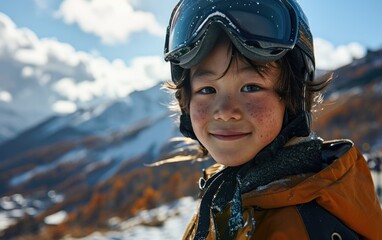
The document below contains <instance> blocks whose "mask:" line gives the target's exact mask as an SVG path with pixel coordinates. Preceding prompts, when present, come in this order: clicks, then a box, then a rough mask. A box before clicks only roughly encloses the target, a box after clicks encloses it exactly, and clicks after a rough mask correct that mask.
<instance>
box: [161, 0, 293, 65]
mask: <svg viewBox="0 0 382 240" xmlns="http://www.w3.org/2000/svg"><path fill="white" fill-rule="evenodd" d="M294 7H295V6H292V5H291V4H290V3H289V1H287V0H237V1H232V0H183V1H180V2H179V3H178V5H177V6H176V7H175V9H174V10H173V12H172V15H171V18H170V23H169V26H168V28H167V35H166V43H165V51H164V54H165V60H166V61H170V62H171V63H173V64H175V65H179V66H181V67H183V68H190V67H191V66H193V65H195V64H197V63H199V62H200V61H201V59H202V58H203V57H204V56H206V55H207V54H208V52H209V50H211V47H213V46H214V43H215V42H216V40H217V38H218V36H219V33H220V31H222V30H224V31H225V32H226V33H227V35H228V36H229V37H230V39H231V41H232V42H233V44H234V45H235V46H236V48H237V49H238V50H239V51H240V52H241V53H242V54H243V55H244V56H246V57H248V58H249V59H252V60H258V61H273V60H276V59H279V58H281V57H282V56H283V55H284V54H285V53H286V52H287V51H288V50H291V49H293V48H294V46H295V44H296V42H297V38H298V32H299V18H298V15H297V13H296V11H295V9H294Z"/></svg>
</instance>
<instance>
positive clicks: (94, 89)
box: [0, 13, 170, 121]
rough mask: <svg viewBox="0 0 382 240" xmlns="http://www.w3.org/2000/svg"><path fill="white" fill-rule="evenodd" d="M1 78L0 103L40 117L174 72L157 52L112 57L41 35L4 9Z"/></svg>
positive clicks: (0, 19)
mask: <svg viewBox="0 0 382 240" xmlns="http://www.w3.org/2000/svg"><path fill="white" fill-rule="evenodd" d="M0 79H1V81H0V89H1V91H2V94H1V100H0V104H5V103H7V104H8V105H9V104H11V105H12V106H11V108H12V109H13V110H14V111H17V112H19V113H21V114H24V115H23V116H24V117H33V118H34V121H37V120H42V118H44V117H47V116H48V115H49V114H52V113H53V112H61V113H62V112H70V111H73V110H74V109H77V108H80V107H83V106H88V105H91V104H92V103H93V102H96V101H100V100H105V99H115V98H121V97H126V96H127V95H128V94H129V93H131V92H132V91H135V90H143V89H145V88H147V87H151V86H153V85H155V84H157V83H158V82H160V81H162V80H168V79H170V72H169V66H168V64H167V63H165V62H164V61H163V60H162V58H161V57H159V56H151V57H140V58H137V59H133V60H132V61H131V62H130V63H125V62H124V61H122V60H120V59H116V60H114V61H109V60H107V59H105V58H103V57H101V56H99V55H94V54H91V53H86V52H80V51H77V50H75V49H74V48H73V47H72V46H71V45H69V44H65V43H61V42H58V41H56V40H54V39H39V38H38V37H37V36H36V35H35V34H34V33H33V32H32V31H30V30H28V29H23V28H17V26H16V25H15V24H14V23H13V22H12V21H11V20H10V19H9V17H8V16H6V15H4V14H2V13H0ZM26 103H28V104H26Z"/></svg>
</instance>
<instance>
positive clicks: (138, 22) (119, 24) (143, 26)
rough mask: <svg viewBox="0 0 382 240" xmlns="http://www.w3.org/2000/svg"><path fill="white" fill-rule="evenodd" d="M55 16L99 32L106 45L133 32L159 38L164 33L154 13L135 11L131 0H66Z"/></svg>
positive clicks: (124, 39) (117, 41)
mask: <svg viewBox="0 0 382 240" xmlns="http://www.w3.org/2000/svg"><path fill="white" fill-rule="evenodd" d="M133 3H134V2H133ZM55 15H56V16H57V17H58V18H61V19H63V20H64V22H65V23H67V24H74V23H75V24H78V26H79V27H80V28H81V29H82V30H83V31H85V32H88V33H93V34H95V35H97V36H98V37H100V38H101V40H102V42H104V43H105V44H115V43H121V42H125V41H127V40H128V38H129V37H130V35H131V34H132V33H134V32H141V31H146V32H149V33H151V34H153V35H157V36H160V37H163V35H164V33H165V29H164V28H163V27H162V26H160V24H159V23H158V22H157V20H156V18H155V16H154V15H153V14H152V13H149V12H143V11H136V10H134V9H133V7H132V4H131V3H130V2H129V1H128V0H113V1H107V0H64V1H63V2H62V3H61V6H60V8H59V10H58V11H57V12H56V14H55Z"/></svg>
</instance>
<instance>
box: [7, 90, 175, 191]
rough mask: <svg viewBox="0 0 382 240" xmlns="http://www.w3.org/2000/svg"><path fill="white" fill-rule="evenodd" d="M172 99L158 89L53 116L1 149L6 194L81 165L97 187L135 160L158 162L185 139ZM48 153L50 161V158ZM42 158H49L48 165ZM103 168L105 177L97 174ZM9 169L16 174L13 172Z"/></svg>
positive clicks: (46, 160)
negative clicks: (176, 139)
mask: <svg viewBox="0 0 382 240" xmlns="http://www.w3.org/2000/svg"><path fill="white" fill-rule="evenodd" d="M170 100H171V98H170V95H169V94H168V93H167V92H165V91H163V90H161V89H160V85H157V86H155V87H153V88H150V89H148V90H146V91H141V92H134V93H132V94H130V95H129V97H128V98H126V99H121V100H118V101H113V102H109V103H105V104H103V105H99V106H96V107H93V108H90V109H86V110H80V111H77V112H75V113H73V114H69V115H66V116H54V117H51V118H49V119H48V120H46V121H44V122H42V123H41V124H39V125H37V126H35V127H33V128H31V129H28V130H27V131H25V132H23V133H21V134H20V135H18V136H17V137H16V138H13V139H11V140H9V141H6V142H4V143H3V144H1V145H0V159H1V161H0V172H1V174H2V175H3V176H6V177H1V183H2V185H3V186H6V187H2V188H1V189H2V190H3V191H2V192H4V191H7V190H6V189H8V190H9V189H11V188H13V187H17V186H20V187H22V186H24V187H25V185H24V184H27V186H31V183H32V182H33V181H31V179H33V178H36V177H37V176H38V175H41V176H42V175H44V174H46V173H49V172H50V171H54V170H55V169H59V168H60V167H62V166H65V165H67V164H68V163H71V164H76V165H78V167H80V169H82V170H81V172H82V173H83V174H85V173H88V176H87V177H86V178H88V181H90V182H91V183H92V184H95V183H97V182H98V181H105V180H107V179H109V178H110V177H111V176H113V175H114V174H116V173H117V172H118V171H119V170H120V167H121V166H122V165H123V164H124V163H125V162H126V161H129V160H131V159H135V158H138V157H141V156H143V155H145V156H146V160H147V161H148V163H149V162H151V161H154V160H156V158H157V157H158V156H159V155H160V150H161V148H162V147H163V146H165V145H166V143H167V142H168V141H169V139H171V138H174V137H177V136H179V133H178V131H177V127H176V124H175V123H174V119H173V118H171V117H170V116H171V114H172V113H171V112H170V110H169V107H168V106H169V102H170ZM47 152H50V153H51V155H50V157H46V153H47ZM42 156H45V157H44V158H47V159H45V160H42V159H41V158H42ZM26 162H28V164H27V166H26V164H25V163H26ZM100 165H102V166H103V170H102V173H97V175H95V174H93V171H94V169H97V166H98V167H99V166H100ZM9 170H12V171H11V172H12V174H11V173H7V171H9ZM78 171H79V169H75V171H73V172H71V171H69V172H67V174H69V176H70V175H72V174H74V172H78ZM85 175H86V174H85ZM86 178H85V179H86ZM90 179H91V180H90Z"/></svg>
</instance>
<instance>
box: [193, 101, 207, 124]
mask: <svg viewBox="0 0 382 240" xmlns="http://www.w3.org/2000/svg"><path fill="white" fill-rule="evenodd" d="M190 115H191V120H192V122H193V124H195V123H196V124H197V122H201V121H205V120H206V119H207V118H208V115H209V107H208V105H207V104H205V103H201V102H191V104H190Z"/></svg>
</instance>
